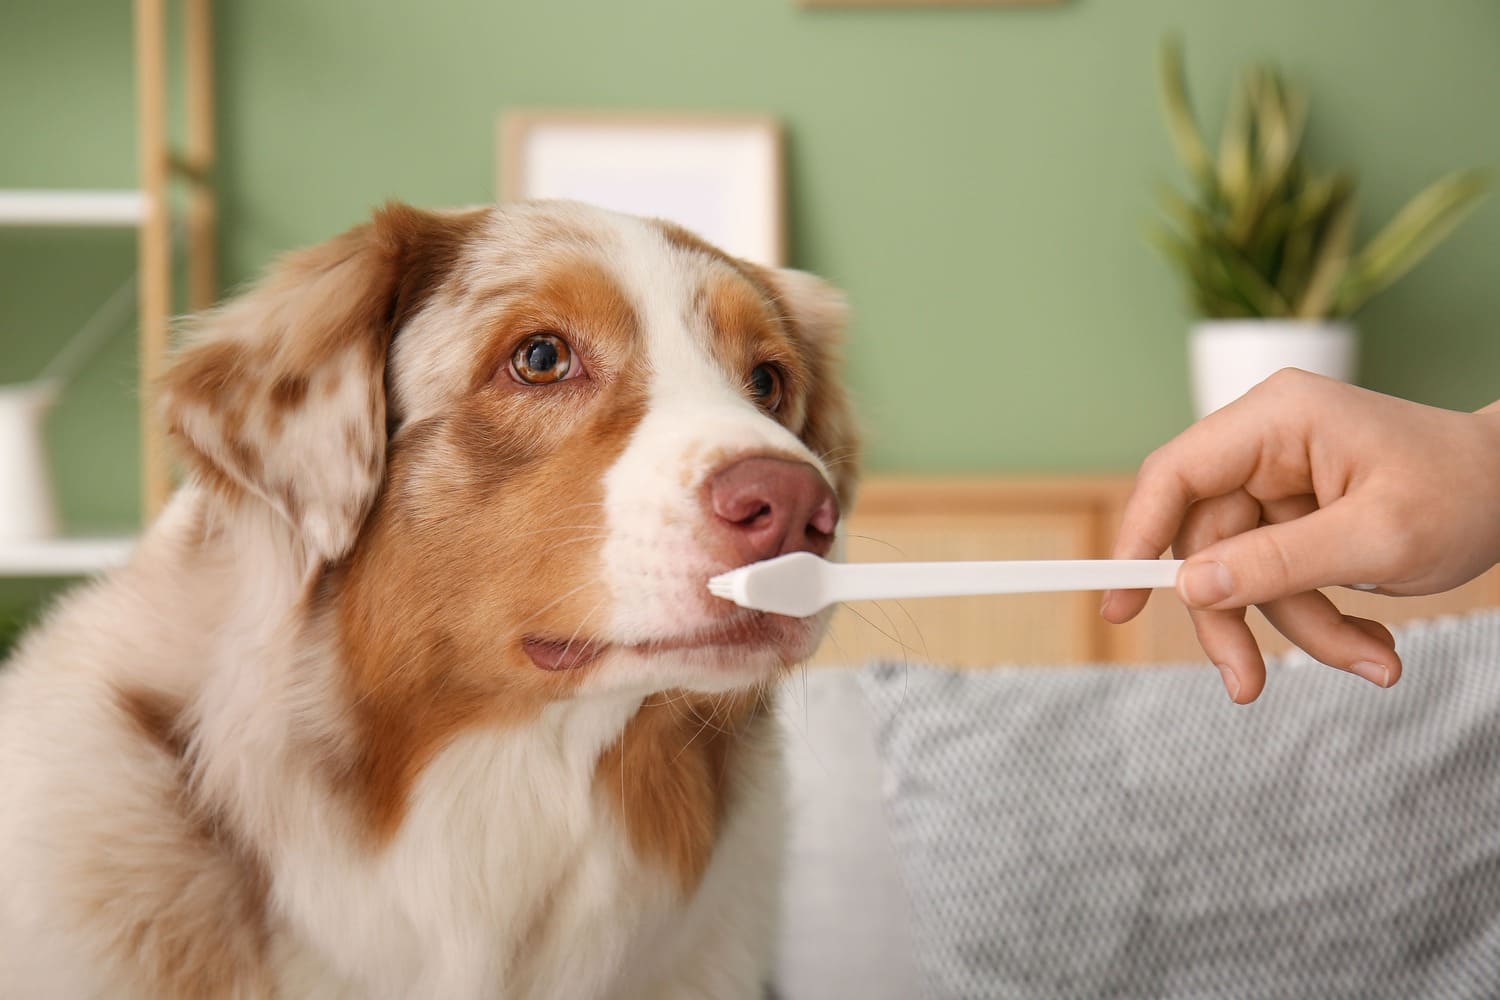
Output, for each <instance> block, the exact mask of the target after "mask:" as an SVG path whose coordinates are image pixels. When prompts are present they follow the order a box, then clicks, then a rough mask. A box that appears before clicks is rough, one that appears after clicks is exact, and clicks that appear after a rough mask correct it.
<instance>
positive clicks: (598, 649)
mask: <svg viewBox="0 0 1500 1000" xmlns="http://www.w3.org/2000/svg"><path fill="white" fill-rule="evenodd" d="M807 632H808V626H807V625H806V624H805V623H804V622H802V621H800V620H798V619H793V618H783V617H781V616H779V615H769V614H766V613H764V612H761V611H753V612H746V613H744V614H740V615H736V616H734V617H733V618H729V619H726V620H724V621H722V622H715V623H713V624H711V625H707V626H704V627H702V628H698V629H694V630H692V631H689V632H683V633H679V634H676V635H666V636H662V637H660V638H656V639H648V640H646V641H644V642H629V643H614V642H606V641H603V640H600V639H594V638H581V637H576V636H575V637H572V638H568V639H561V638H554V637H550V636H542V635H529V636H526V637H525V638H524V639H522V640H521V646H522V648H523V649H524V650H525V651H526V655H527V656H529V657H530V658H531V662H532V663H534V664H535V665H536V666H538V667H540V668H541V669H542V670H576V669H578V668H580V667H586V666H588V665H589V664H590V663H593V662H594V661H595V660H597V659H599V657H601V656H603V655H604V654H605V653H607V652H609V651H610V650H612V649H619V650H627V651H629V652H632V653H635V654H637V655H640V656H653V655H659V654H662V653H674V652H706V653H712V652H715V651H719V650H723V651H726V652H745V651H749V650H763V649H790V648H792V647H793V646H795V645H796V644H798V643H800V642H801V641H803V640H805V638H806V635H807Z"/></svg>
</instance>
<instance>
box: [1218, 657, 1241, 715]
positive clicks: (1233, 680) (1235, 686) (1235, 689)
mask: <svg viewBox="0 0 1500 1000" xmlns="http://www.w3.org/2000/svg"><path fill="white" fill-rule="evenodd" d="M1214 666H1216V667H1218V668H1219V673H1220V674H1221V675H1223V677H1224V686H1225V687H1226V688H1228V689H1229V700H1230V701H1232V702H1234V703H1235V704H1236V705H1238V704H1239V702H1240V679H1239V678H1238V677H1236V676H1235V675H1234V671H1233V670H1230V669H1229V668H1228V667H1226V666H1224V664H1222V663H1216V664H1214Z"/></svg>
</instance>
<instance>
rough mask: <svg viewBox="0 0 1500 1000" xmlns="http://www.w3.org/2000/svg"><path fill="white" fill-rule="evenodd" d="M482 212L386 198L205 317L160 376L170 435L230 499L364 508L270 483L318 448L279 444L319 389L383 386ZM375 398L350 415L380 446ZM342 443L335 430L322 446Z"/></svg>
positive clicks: (380, 407) (380, 415)
mask: <svg viewBox="0 0 1500 1000" xmlns="http://www.w3.org/2000/svg"><path fill="white" fill-rule="evenodd" d="M485 215H486V213H485V212H484V211H476V212H468V213H451V214H440V213H432V212H422V211H418V210H417V209H413V208H410V207H408V206H405V205H399V204H391V205H387V206H386V207H385V208H384V209H382V210H381V211H380V212H378V213H376V216H375V218H374V221H373V222H370V223H367V224H365V225H362V226H357V227H355V228H354V229H351V230H349V231H348V232H346V233H344V234H342V235H340V236H338V237H335V238H334V239H332V240H329V241H328V242H327V243H324V244H322V245H320V246H317V247H313V248H311V249H309V250H303V251H300V252H297V253H294V254H290V255H288V256H287V257H285V258H284V259H283V260H282V261H281V262H280V263H279V264H278V265H277V266H276V267H275V268H274V269H273V270H272V272H271V273H270V275H269V276H268V277H267V278H266V279H265V280H263V281H262V282H261V283H260V284H259V285H258V286H257V287H256V288H255V289H254V290H252V291H251V292H249V293H248V294H246V295H245V296H243V297H241V298H240V299H238V300H236V301H235V302H233V303H231V304H229V305H228V306H226V307H223V308H221V309H218V310H215V311H213V312H211V313H208V314H206V318H205V319H204V320H202V325H203V326H204V328H205V333H206V336H205V337H204V338H201V339H200V340H199V342H197V343H196V344H195V345H194V346H191V347H189V348H187V349H186V350H185V351H184V352H183V353H182V355H181V356H180V357H179V358H178V359H177V360H176V362H175V363H174V364H173V366H172V367H171V369H170V370H169V371H168V372H167V375H166V377H165V378H164V380H163V383H162V390H163V399H164V401H165V407H164V408H165V413H166V419H167V425H168V430H169V431H170V432H171V434H172V436H173V437H174V439H175V440H176V441H177V442H178V444H179V446H180V447H181V448H182V449H183V451H184V452H185V454H186V456H187V457H188V459H189V460H190V461H191V463H192V465H193V466H194V467H195V469H196V471H197V472H198V473H199V474H200V476H201V477H202V478H203V479H204V480H205V481H206V482H208V483H209V484H210V485H211V486H212V487H213V488H214V489H215V490H216V491H217V492H220V493H221V494H225V495H228V496H229V497H231V498H238V497H239V496H240V495H241V493H242V491H243V489H245V488H249V489H251V490H253V491H254V492H257V493H259V494H260V495H262V496H270V497H289V498H290V504H289V506H291V507H295V508H296V509H297V510H299V511H300V510H303V509H306V508H307V507H309V506H319V507H331V508H333V509H335V510H337V509H342V508H344V507H352V508H353V509H354V510H355V512H356V516H358V514H359V513H362V507H363V504H362V503H359V504H352V505H351V504H349V503H347V501H345V500H344V499H342V498H312V497H305V496H302V495H300V494H299V492H298V490H299V488H300V486H301V484H299V483H294V482H291V481H289V480H286V479H284V478H283V479H282V480H281V481H279V482H271V481H268V472H267V468H268V460H269V459H270V457H271V456H272V455H273V454H275V455H279V454H281V452H282V450H283V449H286V448H288V447H303V448H308V447H317V446H318V442H316V441H312V440H308V438H309V437H310V436H309V435H305V434H304V435H300V436H299V438H300V440H299V441H298V442H297V443H296V444H289V443H288V442H285V441H283V440H282V430H283V428H284V426H285V425H286V422H287V421H288V420H289V419H290V416H291V414H293V413H294V412H295V411H297V410H299V409H300V408H302V407H304V406H306V405H308V403H309V396H310V393H311V389H312V388H313V387H314V386H318V387H320V389H321V394H322V395H324V396H325V397H326V396H327V394H329V393H336V392H337V391H338V389H339V387H340V386H341V385H342V384H343V381H344V380H345V379H349V378H357V379H361V380H363V381H365V382H367V383H373V384H375V385H377V386H379V385H380V384H381V383H382V382H383V375H384V365H385V354H386V350H387V348H388V346H389V344H390V340H391V337H392V335H393V334H394V332H395V331H396V330H397V329H398V328H399V327H400V325H401V324H402V323H404V322H405V321H406V320H407V319H408V318H409V317H410V316H411V315H412V314H413V313H414V312H415V311H416V310H417V309H419V308H421V306H422V305H423V304H424V303H425V302H426V301H427V300H428V298H429V297H430V296H431V295H432V293H433V291H434V289H435V288H436V286H437V285H439V284H441V283H442V281H443V279H444V278H445V276H446V275H447V273H448V272H449V271H450V270H452V269H453V266H454V264H455V263H456V262H457V260H458V259H459V257H460V256H461V254H462V251H463V248H464V246H465V244H466V242H467V240H468V239H469V238H470V237H471V235H472V233H473V232H474V231H475V230H476V229H477V228H478V227H479V225H480V224H481V222H482V220H483V218H484V217H485ZM368 395H369V398H370V400H371V404H370V407H369V408H368V412H361V413H353V414H347V415H344V416H347V417H349V418H354V419H358V420H359V421H361V423H362V425H365V426H369V427H370V428H371V433H370V434H369V435H367V436H366V438H365V440H367V441H372V442H374V441H378V440H379V438H380V436H381V434H382V433H383V429H384V428H383V425H384V421H385V412H384V393H383V391H382V392H378V393H374V392H372V393H369V394H368ZM336 419H337V417H336ZM339 443H340V442H339V440H338V438H337V436H336V431H335V432H334V433H331V434H330V435H328V436H327V439H326V440H325V441H324V442H322V445H323V446H324V447H330V448H331V447H337V446H338V444H339ZM365 447H368V446H367V445H366V446H365ZM281 464H283V465H293V466H296V465H299V464H301V465H305V464H307V463H297V462H294V461H291V460H287V461H284V462H283V463H281ZM348 488H349V489H350V490H354V491H361V490H363V489H364V488H365V486H364V484H362V483H351V484H349V486H348ZM368 499H369V498H368V497H365V498H364V500H365V501H366V502H367V501H368Z"/></svg>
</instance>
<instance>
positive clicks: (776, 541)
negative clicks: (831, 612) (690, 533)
mask: <svg viewBox="0 0 1500 1000" xmlns="http://www.w3.org/2000/svg"><path fill="white" fill-rule="evenodd" d="M706 500H707V506H708V508H709V510H708V511H707V514H708V520H709V523H710V524H711V525H713V527H714V529H715V535H716V536H717V537H718V538H719V539H720V540H721V542H722V543H723V544H725V545H727V547H728V552H727V553H726V555H728V556H730V557H731V558H734V559H737V560H739V562H740V563H752V562H759V561H760V560H762V559H771V558H774V557H775V556H784V555H786V554H787V553H788V552H811V553H813V554H815V555H820V556H824V555H827V554H828V550H829V549H830V548H832V547H833V529H834V528H835V527H836V526H837V525H838V523H839V502H838V500H837V499H836V498H835V497H834V495H833V490H832V489H830V488H829V486H828V483H827V482H826V481H825V480H824V479H823V477H822V476H821V475H819V474H818V470H817V469H814V468H813V467H812V466H811V465H808V464H807V463H806V462H793V461H789V460H787V459H784V458H764V457H762V458H742V459H740V460H739V461H738V462H734V463H732V464H730V465H727V466H725V467H724V468H722V469H720V470H719V471H718V472H716V473H714V475H713V477H712V478H711V479H710V480H709V482H708V491H707V497H706Z"/></svg>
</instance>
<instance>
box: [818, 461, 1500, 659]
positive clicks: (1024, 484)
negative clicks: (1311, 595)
mask: <svg viewBox="0 0 1500 1000" xmlns="http://www.w3.org/2000/svg"><path fill="white" fill-rule="evenodd" d="M1129 492H1130V478H1129V477H1126V476H1072V477H1045V478H984V479H977V478H975V479H954V478H907V477H876V478H872V479H871V480H869V481H868V482H867V483H866V484H865V486H864V487H863V489H862V491H861V495H860V498H859V500H858V502H857V504H856V505H855V509H854V512H853V514H852V515H851V516H850V518H849V520H848V525H847V540H846V558H847V559H848V560H849V561H851V562H877V561H878V562H885V561H900V560H924V561H925V560H937V559H1088V558H1105V557H1107V556H1108V555H1109V549H1110V545H1111V544H1112V542H1113V537H1114V531H1115V528H1116V526H1117V524H1118V522H1119V513H1120V510H1121V508H1122V506H1123V504H1124V502H1125V498H1126V497H1127V496H1128V495H1129ZM1330 596H1332V597H1333V598H1334V601H1335V603H1337V604H1338V605H1339V607H1340V608H1342V609H1343V610H1344V611H1345V612H1347V613H1349V614H1358V615H1361V616H1363V617H1367V618H1374V619H1377V620H1379V621H1383V622H1385V623H1386V624H1388V625H1394V624H1398V623H1400V622H1403V621H1409V620H1412V619H1415V618H1425V617H1432V616H1434V615H1441V614H1450V613H1456V612H1462V611H1469V610H1473V609H1476V608H1481V607H1496V606H1500V573H1497V572H1496V571H1494V570H1492V571H1491V572H1489V573H1487V574H1485V575H1484V576H1483V577H1481V578H1480V579H1478V580H1475V581H1473V582H1472V583H1470V584H1469V585H1467V586H1465V587H1462V588H1459V589H1458V590H1455V591H1452V592H1450V593H1447V594H1439V595H1436V596H1433V597H1426V598H1401V599H1398V598H1387V597H1381V596H1379V595H1375V594H1362V593H1356V592H1354V591H1346V590H1338V591H1333V592H1330ZM1099 598H1100V595H1099V594H1097V593H1075V594H1035V595H1026V596H1017V597H970V598H938V599H924V600H913V601H899V602H897V601H879V602H861V603H856V604H852V605H849V606H848V607H846V608H841V609H840V610H839V611H838V612H837V614H836V615H835V618H834V622H833V626H832V628H831V630H830V633H829V637H828V639H827V641H826V642H825V643H824V645H823V648H822V649H821V650H820V651H819V654H818V657H817V662H820V663H862V662H864V661H866V660H870V659H874V658H887V659H896V660H899V659H902V658H910V659H913V660H926V661H931V662H941V663H951V664H958V665H962V666H982V665H988V664H994V663H1037V664H1057V663H1084V662H1119V663H1152V662H1164V661H1182V660H1200V659H1202V658H1203V653H1202V651H1201V650H1200V649H1199V647H1198V644H1197V642H1196V641H1195V639H1194V637H1193V629H1192V624H1191V622H1190V621H1189V620H1188V616H1187V613H1186V612H1185V611H1184V610H1183V608H1182V605H1181V604H1180V603H1178V601H1177V599H1176V596H1175V595H1174V594H1172V593H1170V592H1168V591H1159V592H1157V593H1156V595H1155V596H1154V597H1153V598H1152V600H1151V602H1150V603H1149V604H1148V605H1147V608H1146V611H1145V612H1143V613H1142V615H1141V616H1140V617H1139V618H1137V619H1136V620H1135V621H1133V622H1131V623H1129V624H1127V625H1121V626H1114V625H1110V624H1108V623H1107V622H1105V621H1104V620H1103V619H1102V618H1100V617H1099ZM1249 618H1250V620H1251V626H1252V628H1253V629H1254V630H1255V633H1256V635H1257V636H1258V637H1259V638H1260V639H1261V640H1262V648H1264V649H1266V650H1267V651H1268V652H1273V651H1279V650H1282V649H1285V648H1287V645H1288V644H1287V643H1286V641H1285V640H1284V639H1282V638H1281V637H1280V636H1279V635H1278V634H1277V633H1276V632H1275V630H1274V629H1272V628H1271V627H1270V626H1269V625H1268V624H1267V623H1266V622H1265V621H1264V620H1263V619H1261V617H1260V615H1259V613H1258V612H1256V611H1253V610H1252V611H1251V612H1250V613H1249Z"/></svg>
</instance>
